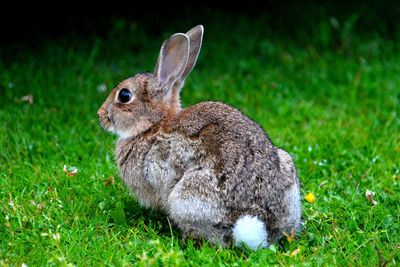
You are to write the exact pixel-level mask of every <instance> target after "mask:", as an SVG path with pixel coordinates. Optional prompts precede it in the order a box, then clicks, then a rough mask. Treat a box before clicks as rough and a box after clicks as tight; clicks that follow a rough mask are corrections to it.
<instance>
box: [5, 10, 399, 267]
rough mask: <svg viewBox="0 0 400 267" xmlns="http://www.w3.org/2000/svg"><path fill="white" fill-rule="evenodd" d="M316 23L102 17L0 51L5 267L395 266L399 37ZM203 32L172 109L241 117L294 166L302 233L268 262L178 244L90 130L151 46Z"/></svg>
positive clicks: (341, 21) (356, 23)
mask: <svg viewBox="0 0 400 267" xmlns="http://www.w3.org/2000/svg"><path fill="white" fill-rule="evenodd" d="M310 12H311V11H310ZM256 13H257V12H256ZM327 13H328V12H327V11H326V10H325V11H324V9H316V11H314V13H312V12H311V13H310V14H311V15H310V18H309V20H307V19H306V18H304V20H302V21H300V22H299V23H298V25H297V23H296V22H295V21H291V20H290V19H287V20H286V21H285V22H286V24H279V23H277V22H274V21H273V19H274V18H275V17H272V18H269V17H268V16H265V15H260V14H258V13H257V14H255V15H253V14H245V15H241V14H239V13H238V12H233V11H231V12H228V11H222V10H220V11H213V12H211V11H210V10H206V11H204V10H203V13H202V15H201V14H200V15H199V16H198V17H195V18H193V17H190V16H181V17H176V18H174V19H170V20H168V22H167V23H165V25H163V24H159V25H158V26H157V28H152V26H154V24H155V23H151V19H147V20H146V19H143V20H135V19H131V18H128V17H127V16H124V17H120V18H119V17H111V18H110V19H109V20H107V21H106V22H104V23H105V24H107V23H109V24H107V25H111V26H110V27H109V28H108V29H107V31H106V32H99V31H98V32H96V31H94V32H92V33H89V30H88V29H87V28H86V29H83V30H82V31H81V32H79V31H78V32H77V33H73V32H72V31H71V32H69V31H67V32H66V33H63V34H59V35H57V36H56V37H54V38H51V37H50V36H47V37H45V38H44V39H40V40H36V41H34V42H33V41H32V43H31V44H28V45H27V44H25V43H23V42H17V41H15V42H13V43H9V44H7V45H4V46H2V47H0V56H1V58H0V265H1V266H4V265H5V266H7V265H12V266H14V265H16V266H18V265H19V266H20V265H21V264H23V263H24V264H26V265H28V266H43V265H56V266H65V265H79V266H81V265H89V266H93V265H117V266H125V265H136V264H139V265H149V264H159V265H240V266H241V265H253V264H254V265H265V264H271V265H291V264H294V265H299V264H305V265H313V266H314V265H367V266H370V265H381V266H382V265H384V264H388V265H396V264H399V263H400V160H399V153H400V151H399V150H400V137H399V136H400V133H399V129H400V64H399V62H400V53H399V51H400V50H399V47H398V44H399V40H400V27H398V26H399V25H397V24H395V23H396V21H394V22H392V23H393V24H394V25H395V26H396V25H397V26H396V27H394V26H393V27H388V28H385V27H386V26H387V24H385V23H386V22H387V21H383V22H382V21H381V20H380V19H381V18H380V17H371V14H370V13H362V12H361V11H360V12H359V13H352V12H350V11H348V12H347V13H338V14H337V15H335V14H327ZM206 16H207V20H205V17H206ZM276 17H278V15H276ZM368 18H369V19H370V21H368ZM201 19H204V20H203V21H202V20H201ZM378 21H379V23H375V22H378ZM198 23H202V24H203V25H204V27H205V36H204V42H203V47H202V51H201V53H200V56H199V59H198V63H197V66H196V67H195V69H194V70H193V72H192V74H191V75H190V76H189V78H188V79H187V83H186V85H185V87H184V89H183V90H182V102H183V105H184V106H185V107H187V106H190V105H192V104H195V103H198V102H200V101H205V100H216V101H223V102H225V103H228V104H230V105H233V106H235V107H237V108H238V109H240V110H241V111H242V112H244V113H245V114H246V115H248V116H250V117H252V118H253V119H254V120H256V121H257V122H258V123H260V124H261V125H262V126H263V127H264V129H265V130H266V132H267V133H268V135H269V137H270V138H271V140H272V141H273V142H274V143H275V144H276V145H277V146H280V147H283V148H285V149H286V150H287V151H288V152H289V153H290V154H291V155H292V156H293V158H294V159H295V162H296V166H297V170H298V174H299V177H300V179H301V181H302V188H301V192H302V198H303V211H302V217H303V224H302V229H303V230H302V232H301V233H300V234H299V235H298V236H296V237H295V238H294V239H293V240H292V239H291V238H284V239H283V240H282V241H281V242H280V244H279V245H272V246H270V247H269V248H268V249H266V250H259V251H257V252H253V251H249V250H244V249H240V248H226V249H222V248H220V249H215V248H214V247H213V246H210V245H209V244H207V243H205V244H202V245H199V244H196V243H194V242H193V240H190V239H189V240H188V241H183V240H182V235H181V233H180V232H179V231H178V230H177V229H176V228H175V227H174V226H173V224H172V223H171V222H170V221H169V219H168V218H167V217H166V216H165V214H162V213H160V212H158V211H152V210H147V209H144V208H142V207H140V206H139V204H138V203H137V202H136V201H135V198H134V197H135V196H134V195H132V194H131V193H130V192H129V190H128V189H127V188H126V187H125V185H124V184H123V182H122V181H121V179H120V178H119V174H118V170H117V168H116V164H115V161H114V145H115V141H116V136H113V135H111V134H109V133H106V132H103V131H102V130H101V128H100V126H99V123H98V119H97V115H96V112H97V109H98V108H99V107H100V105H101V104H102V103H103V101H104V100H105V98H106V97H107V95H108V93H109V92H110V91H111V89H112V88H113V87H114V86H116V85H117V84H118V83H119V82H120V81H121V80H122V79H125V78H127V77H129V76H132V75H133V74H135V73H137V72H142V71H148V70H152V69H153V67H154V64H155V61H156V58H157V55H158V50H159V48H160V46H161V43H162V41H163V40H164V39H165V38H166V37H167V36H169V35H170V34H172V33H174V32H185V31H187V30H188V29H190V28H191V27H192V26H195V25H196V24H198ZM368 23H370V24H368ZM366 25H367V26H368V25H370V26H371V25H373V27H372V28H368V27H367V26H366ZM75 26H76V25H75ZM164 26H165V27H164ZM76 27H77V28H78V26H76ZM291 27H292V28H291ZM293 27H294V28H293ZM307 27H308V28H307ZM74 168H75V169H74ZM367 190H370V191H373V192H375V195H374V196H373V197H370V198H368V197H366V192H367ZM308 193H313V194H314V195H315V197H316V199H315V202H314V203H310V202H308V201H306V200H305V199H304V196H306V195H307V194H308Z"/></svg>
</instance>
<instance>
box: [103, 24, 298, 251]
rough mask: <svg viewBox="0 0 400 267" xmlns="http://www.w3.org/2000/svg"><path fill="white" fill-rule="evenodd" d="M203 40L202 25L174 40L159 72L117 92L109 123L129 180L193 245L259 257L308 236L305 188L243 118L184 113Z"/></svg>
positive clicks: (224, 112) (204, 109)
mask: <svg viewBox="0 0 400 267" xmlns="http://www.w3.org/2000/svg"><path fill="white" fill-rule="evenodd" d="M202 38H203V26H201V25H199V26H196V27H194V28H193V29H191V30H190V31H189V32H187V33H186V34H183V33H176V34H174V35H172V36H171V37H169V38H168V39H167V40H165V41H164V43H163V45H162V47H161V50H160V54H159V56H158V60H157V64H156V67H155V70H154V72H153V73H139V74H137V75H135V76H134V77H131V78H129V79H127V80H125V81H123V82H121V83H120V84H119V85H118V86H117V87H116V88H115V89H114V90H113V91H112V92H111V94H110V95H109V97H108V98H107V100H106V101H105V102H104V104H103V105H102V106H101V107H100V109H99V111H98V115H99V119H100V124H101V126H102V127H103V128H104V129H105V130H108V131H110V132H113V133H116V134H118V135H119V139H118V141H117V144H116V152H115V153H116V159H117V162H118V168H119V171H120V175H121V177H122V179H123V180H124V181H125V183H126V184H127V185H128V186H129V187H130V188H131V190H132V191H133V193H134V194H135V196H136V197H137V199H138V200H139V202H140V203H141V204H142V205H143V206H145V207H151V208H158V209H162V210H164V211H165V212H166V213H167V214H168V216H169V217H170V218H171V220H172V221H173V222H174V223H175V225H176V226H177V227H178V228H179V229H181V230H182V231H183V234H184V236H187V237H192V238H195V239H201V238H204V239H206V240H209V241H211V242H212V243H213V244H215V245H217V244H219V245H221V246H231V245H233V244H237V245H242V244H243V243H245V244H247V246H249V247H250V248H251V249H254V250H256V249H257V248H259V247H266V246H268V245H269V244H272V243H274V242H276V241H278V240H279V239H280V238H281V237H282V235H283V232H286V233H290V232H291V231H292V230H294V231H295V232H298V231H299V228H300V227H299V224H300V217H301V203H300V190H299V179H298V176H297V173H296V168H295V165H294V163H293V159H292V158H291V156H290V155H289V154H288V153H287V152H286V151H284V150H283V149H281V148H277V147H275V146H274V145H273V144H272V142H271V141H270V140H269V138H268V137H267V135H266V133H265V132H264V130H263V128H262V127H261V126H260V125H258V124H257V123H256V122H255V121H253V120H252V119H250V118H249V117H247V116H245V115H244V114H243V113H241V112H240V111H239V110H237V109H235V108H233V107H231V106H229V105H226V104H224V103H219V102H202V103H198V104H196V105H193V106H191V107H187V108H184V109H182V108H181V105H180V100H179V94H180V90H181V88H182V87H183V84H184V81H185V78H186V77H187V76H188V75H189V73H190V72H191V70H192V69H193V67H194V65H195V63H196V60H197V57H198V54H199V51H200V48H201V43H202Z"/></svg>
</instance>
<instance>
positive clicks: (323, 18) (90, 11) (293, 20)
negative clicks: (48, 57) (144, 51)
mask: <svg viewBox="0 0 400 267" xmlns="http://www.w3.org/2000/svg"><path fill="white" fill-rule="evenodd" d="M241 16H245V17H247V18H249V19H250V20H254V21H256V20H257V21H259V20H261V21H262V22H263V24H261V25H260V24H257V25H255V27H260V26H261V29H260V30H261V31H262V30H265V32H268V33H270V32H271V31H272V32H275V33H279V35H281V36H282V37H286V38H288V39H290V40H296V41H302V42H310V41H314V42H316V41H318V42H320V45H322V46H330V45H335V44H336V45H337V44H338V42H340V41H343V40H338V39H340V38H342V39H343V38H348V36H346V34H347V35H349V34H355V33H357V34H358V35H361V36H363V37H365V36H371V35H379V36H381V37H387V38H393V37H396V38H398V35H399V27H400V26H399V25H400V23H399V22H400V3H399V2H398V1H395V0H393V1H372V0H367V1H313V0H312V1H305V0H302V1H238V2H236V3H235V2H234V1H230V2H229V3H219V2H213V1H201V2H197V3H191V4H177V3H174V2H173V3H165V2H161V3H156V2H150V1H147V2H146V1H136V2H135V1H133V2H126V1H125V2H122V1H112V2H111V1H106V2H103V3H100V2H96V3H83V2H78V1H72V2H71V1H61V2H52V3H47V4H43V3H36V2H29V3H19V2H15V3H7V5H4V6H3V8H2V11H1V18H0V19H1V32H2V38H1V39H2V44H15V43H24V44H29V45H33V46H35V45H39V44H40V43H41V42H43V40H44V39H48V38H50V39H58V38H61V37H63V36H64V37H65V36H71V35H73V36H77V37H79V38H90V37H91V36H94V35H96V36H101V37H104V36H108V35H110V34H112V32H113V30H115V28H118V27H124V26H125V25H121V20H126V22H127V23H135V24H136V27H138V28H140V30H145V31H146V32H147V33H148V34H154V35H155V36H157V35H159V33H160V32H164V31H169V30H171V29H173V31H175V30H181V31H184V30H185V29H186V28H188V26H191V25H194V24H200V23H201V24H204V25H205V26H206V28H207V29H210V28H211V29H212V28H213V27H214V25H223V28H224V30H225V31H229V30H230V28H231V27H233V28H234V27H237V26H238V25H236V24H235V18H237V17H241ZM177 24H179V25H177ZM180 25H181V26H180ZM218 29H220V28H218ZM253 30H254V29H249V33H251V32H252V31H253ZM127 37H128V36H127ZM129 38H134V36H129Z"/></svg>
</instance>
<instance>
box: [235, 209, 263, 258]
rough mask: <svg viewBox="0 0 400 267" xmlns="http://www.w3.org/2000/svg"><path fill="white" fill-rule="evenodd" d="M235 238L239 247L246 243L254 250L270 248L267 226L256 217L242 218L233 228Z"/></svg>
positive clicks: (247, 216)
mask: <svg viewBox="0 0 400 267" xmlns="http://www.w3.org/2000/svg"><path fill="white" fill-rule="evenodd" d="M232 234H233V238H234V240H236V243H235V244H236V245H237V246H243V243H245V244H246V245H247V246H248V247H249V248H251V249H252V250H254V251H255V250H257V249H258V248H266V247H267V246H268V233H267V230H266V229H265V224H264V223H263V222H262V221H261V220H260V219H258V218H257V217H256V216H251V215H246V216H243V217H240V218H239V219H238V220H237V221H236V223H235V226H234V227H233V233H232Z"/></svg>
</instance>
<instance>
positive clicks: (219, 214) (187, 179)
mask: <svg viewBox="0 0 400 267" xmlns="http://www.w3.org/2000/svg"><path fill="white" fill-rule="evenodd" d="M167 205H168V207H167V211H168V214H169V216H170V217H171V219H172V220H173V222H174V223H175V224H176V225H177V226H178V228H180V229H181V230H182V231H183V234H184V236H189V237H192V238H194V239H202V238H204V239H206V240H211V242H212V243H213V244H214V245H217V244H220V245H222V246H229V245H230V244H231V242H232V240H231V239H232V238H231V236H232V233H231V230H230V229H229V228H227V227H223V225H226V210H225V208H224V206H223V205H222V201H221V199H220V197H219V190H218V181H217V178H216V177H215V175H214V173H213V172H212V170H210V169H206V168H198V167H197V168H191V169H189V170H187V171H186V172H185V173H184V175H183V176H182V178H181V179H180V180H179V182H178V183H177V184H176V185H175V186H174V187H173V189H172V191H171V193H170V194H169V196H168V204H167Z"/></svg>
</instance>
